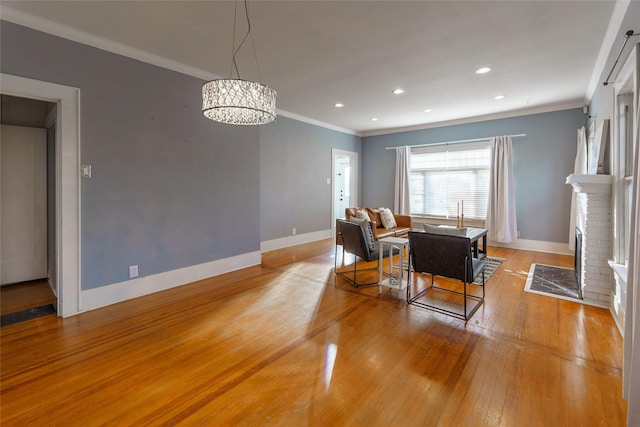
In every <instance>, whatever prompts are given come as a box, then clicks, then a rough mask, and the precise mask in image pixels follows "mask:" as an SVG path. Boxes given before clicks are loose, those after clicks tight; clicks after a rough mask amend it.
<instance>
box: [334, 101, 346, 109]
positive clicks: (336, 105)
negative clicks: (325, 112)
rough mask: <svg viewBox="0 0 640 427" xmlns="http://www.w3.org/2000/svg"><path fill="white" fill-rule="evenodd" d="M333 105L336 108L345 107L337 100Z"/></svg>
mask: <svg viewBox="0 0 640 427" xmlns="http://www.w3.org/2000/svg"><path fill="white" fill-rule="evenodd" d="M333 106H334V107H336V108H342V107H344V104H342V103H340V102H337V103H335V104H334V105H333Z"/></svg>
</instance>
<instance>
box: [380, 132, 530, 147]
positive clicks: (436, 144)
mask: <svg viewBox="0 0 640 427" xmlns="http://www.w3.org/2000/svg"><path fill="white" fill-rule="evenodd" d="M506 136H510V137H511V138H519V137H521V136H527V134H526V133H519V134H517V135H506ZM491 138H493V137H492V136H490V137H488V138H476V139H462V140H460V141H447V142H436V143H435V144H420V145H409V146H408V147H410V148H417V147H435V146H438V145H450V144H462V143H463V142H478V141H488V140H490V139H491ZM396 148H398V147H386V148H385V149H386V150H395V149H396Z"/></svg>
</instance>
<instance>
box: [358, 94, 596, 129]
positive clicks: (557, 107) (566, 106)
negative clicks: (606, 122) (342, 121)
mask: <svg viewBox="0 0 640 427" xmlns="http://www.w3.org/2000/svg"><path fill="white" fill-rule="evenodd" d="M583 107H584V101H582V100H580V101H570V102H567V103H563V104H552V105H543V106H540V107H534V108H527V109H521V110H510V111H505V112H502V113H494V114H486V115H483V116H475V117H466V118H461V119H455V120H448V121H443V122H436V123H425V124H422V125H415V126H406V127H399V128H388V129H378V130H372V131H364V132H360V136H363V137H366V136H377V135H388V134H392V133H400V132H409V131H414V130H424V129H433V128H440V127H444V126H455V125H464V124H467V123H476V122H486V121H489V120H498V119H508V118H511V117H521V116H529V115H532V114H542V113H551V112H554V111H563V110H573V109H574V108H580V109H582V108H583Z"/></svg>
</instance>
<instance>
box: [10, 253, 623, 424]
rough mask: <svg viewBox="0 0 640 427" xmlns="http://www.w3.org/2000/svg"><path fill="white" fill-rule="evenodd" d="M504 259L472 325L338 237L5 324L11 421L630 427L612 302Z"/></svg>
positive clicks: (551, 260)
mask: <svg viewBox="0 0 640 427" xmlns="http://www.w3.org/2000/svg"><path fill="white" fill-rule="evenodd" d="M489 254H490V255H493V256H497V257H502V258H506V261H505V262H504V263H503V264H502V265H501V266H500V268H499V269H498V271H497V272H496V273H495V275H494V276H493V277H492V278H491V280H490V281H489V282H488V284H487V299H486V301H485V303H484V305H483V306H482V307H481V308H480V309H479V310H478V312H477V313H476V314H475V315H474V316H473V318H471V320H470V321H469V322H467V323H466V324H465V323H464V321H461V320H458V319H455V318H452V317H449V316H446V315H443V314H438V313H434V312H431V311H427V310H424V309H421V308H418V307H415V306H407V304H406V302H404V300H403V299H401V298H398V295H397V294H396V293H395V291H392V290H389V289H385V290H384V291H383V293H382V295H378V288H377V286H374V287H367V288H358V289H356V288H354V287H353V286H352V285H350V284H349V283H347V282H346V281H345V280H344V279H343V278H336V277H335V275H334V273H333V270H332V269H333V258H332V257H333V244H332V241H331V240H325V241H321V242H315V243H309V244H305V245H300V246H297V247H293V248H288V249H283V250H278V251H273V252H269V253H266V254H264V255H263V264H262V266H256V267H251V268H247V269H243V270H240V271H237V272H234V273H230V274H225V275H222V276H218V277H214V278H211V279H207V280H202V281H199V282H196V283H193V284H189V285H185V286H182V287H179V288H175V289H171V290H168V291H164V292H160V293H156V294H153V295H149V296H146V297H142V298H137V299H135V300H131V301H126V302H123V303H120V304H116V305H112V306H109V307H105V308H102V309H99V310H94V311H92V312H88V313H85V314H82V315H78V316H75V317H72V318H68V319H60V318H55V317H51V316H50V317H46V318H40V319H35V320H32V321H28V322H24V323H21V324H16V325H11V326H7V327H3V328H1V346H0V357H1V367H0V369H1V375H2V378H1V380H2V383H1V391H0V398H1V403H2V408H1V420H0V421H1V424H2V425H3V426H18V425H20V426H22V425H71V426H74V425H88V426H91V425H174V424H181V425H193V424H197V425H295V426H325V425H375V426H378V425H380V426H388V425H398V426H542V425H544V426H601V425H606V426H623V425H624V424H625V417H626V403H625V402H624V401H623V400H622V398H621V370H622V338H621V336H620V334H619V332H618V330H617V329H616V326H615V325H614V322H613V320H612V317H611V314H610V313H609V312H608V310H606V309H600V308H595V307H590V306H586V305H581V304H576V303H573V302H568V301H563V300H559V299H555V298H550V297H545V296H540V295H536V294H530V293H525V292H524V291H523V289H524V283H525V279H526V276H527V272H528V270H529V265H530V264H531V263H532V262H536V263H543V264H552V265H559V266H566V267H569V266H572V265H573V258H572V257H569V256H561V255H552V254H545V253H539V252H526V251H516V250H507V249H500V248H490V251H489Z"/></svg>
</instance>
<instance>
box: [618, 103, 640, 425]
mask: <svg viewBox="0 0 640 427" xmlns="http://www.w3.org/2000/svg"><path fill="white" fill-rule="evenodd" d="M639 135H640V108H639V109H638V114H637V118H636V129H635V137H634V141H635V142H634V145H635V148H634V153H633V159H634V160H633V180H632V183H633V190H632V191H633V194H632V196H631V233H630V238H629V240H630V241H629V270H628V273H627V306H626V312H625V319H624V370H623V374H622V382H623V384H622V390H623V395H624V397H625V398H626V399H627V401H628V403H629V405H628V411H627V425H628V426H640V323H638V322H640V290H639V286H640V173H639V169H640V140H639Z"/></svg>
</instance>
